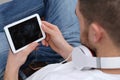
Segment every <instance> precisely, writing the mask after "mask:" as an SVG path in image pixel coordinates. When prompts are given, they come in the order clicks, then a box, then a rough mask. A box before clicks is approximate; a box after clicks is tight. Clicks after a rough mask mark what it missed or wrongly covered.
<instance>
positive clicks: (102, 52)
mask: <svg viewBox="0 0 120 80" xmlns="http://www.w3.org/2000/svg"><path fill="white" fill-rule="evenodd" d="M97 57H106V58H108V57H114V58H115V57H120V49H118V48H117V47H114V46H111V45H109V46H104V47H102V48H99V49H98V51H97ZM99 70H101V71H102V72H105V73H109V74H120V68H119V69H99Z"/></svg>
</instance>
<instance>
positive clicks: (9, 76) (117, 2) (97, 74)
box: [5, 0, 120, 80]
mask: <svg viewBox="0 0 120 80" xmlns="http://www.w3.org/2000/svg"><path fill="white" fill-rule="evenodd" d="M76 14H77V16H78V18H79V21H80V23H81V26H80V32H81V42H82V43H83V44H84V45H86V46H87V47H89V48H90V49H91V50H92V51H94V52H95V53H93V54H94V55H96V57H106V58H107V57H114V58H117V57H120V50H119V49H120V42H119V41H120V39H119V36H120V31H119V28H120V27H119V26H120V22H119V21H120V17H119V16H120V0H99V1H98V0H78V5H77V9H76ZM43 30H44V31H45V32H46V34H48V35H49V36H47V38H46V40H44V41H42V43H43V44H44V45H46V46H48V44H49V45H50V46H51V47H52V48H53V49H54V50H55V51H56V52H57V53H59V54H60V55H61V56H63V57H64V58H67V57H68V55H69V54H70V53H71V52H72V50H73V47H72V46H70V45H69V44H68V43H67V42H66V41H65V40H64V38H63V36H62V34H61V32H60V31H59V29H58V28H57V27H56V26H55V25H52V24H50V23H48V22H43ZM58 36H59V37H58ZM37 45H38V44H37V43H33V44H31V45H30V46H29V47H28V48H27V49H25V50H23V51H22V52H19V53H18V54H16V55H13V54H12V53H11V52H10V54H9V58H8V62H7V66H6V73H5V80H17V76H18V71H19V68H20V66H21V65H22V64H23V63H24V62H25V59H26V58H27V56H28V55H29V52H31V51H32V50H33V49H32V48H35V47H36V46H37ZM31 49H32V50H31ZM73 54H74V53H73ZM22 55H23V56H22ZM22 57H24V58H23V59H22ZM18 58H21V59H22V61H21V60H19V59H18ZM11 62H14V63H13V65H14V66H13V65H11V64H10V63H11ZM78 62H79V63H80V62H82V61H78ZM17 63H19V64H17ZM70 63H71V62H68V63H65V64H53V65H49V66H47V67H45V68H43V69H41V70H39V71H38V72H36V73H35V74H34V75H32V76H31V77H29V78H28V80H56V79H57V80H120V66H119V68H117V69H103V68H98V69H97V68H96V69H88V70H83V71H80V70H79V69H76V68H74V66H72V65H71V64H70ZM115 63H116V62H115ZM109 64H111V63H109ZM111 65H112V64H111ZM59 66H60V67H59ZM113 66H114V65H113Z"/></svg>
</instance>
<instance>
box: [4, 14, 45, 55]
mask: <svg viewBox="0 0 120 80" xmlns="http://www.w3.org/2000/svg"><path fill="white" fill-rule="evenodd" d="M34 17H36V18H37V21H38V24H39V27H40V30H41V33H42V38H39V39H37V40H35V41H33V42H40V41H41V40H43V39H45V37H46V36H45V33H44V32H43V30H42V28H41V25H42V23H41V19H40V17H39V15H38V14H34V15H31V16H29V17H26V18H23V19H21V20H18V21H16V22H13V23H11V24H8V25H7V26H5V27H4V30H5V33H6V36H7V39H8V42H9V44H10V47H11V50H12V51H13V53H18V52H19V51H21V50H23V49H25V48H26V47H27V46H28V45H29V44H27V45H26V46H23V47H22V48H20V49H17V50H16V49H15V46H14V43H13V40H12V38H11V35H10V32H9V29H8V28H10V27H13V26H15V25H18V24H20V23H22V22H24V21H27V20H29V19H32V18H34Z"/></svg>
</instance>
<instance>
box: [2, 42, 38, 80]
mask: <svg viewBox="0 0 120 80" xmlns="http://www.w3.org/2000/svg"><path fill="white" fill-rule="evenodd" d="M37 46H38V43H36V42H34V43H31V44H30V45H29V46H28V47H27V48H26V49H24V50H23V51H21V52H19V53H16V54H13V53H12V52H11V51H10V52H9V55H8V60H7V65H6V70H5V76H4V80H18V72H19V68H20V67H21V66H22V65H23V64H24V63H25V61H26V59H27V57H28V55H29V54H30V53H31V52H32V51H33V50H34V49H35V48H36V47H37Z"/></svg>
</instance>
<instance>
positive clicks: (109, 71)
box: [100, 69, 120, 74]
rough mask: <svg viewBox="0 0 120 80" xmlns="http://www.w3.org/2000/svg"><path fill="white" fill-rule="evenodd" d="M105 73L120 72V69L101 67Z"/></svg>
mask: <svg viewBox="0 0 120 80" xmlns="http://www.w3.org/2000/svg"><path fill="white" fill-rule="evenodd" d="M100 70H101V71H102V72H104V73H108V74H120V69H111V70H110V69H100Z"/></svg>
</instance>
